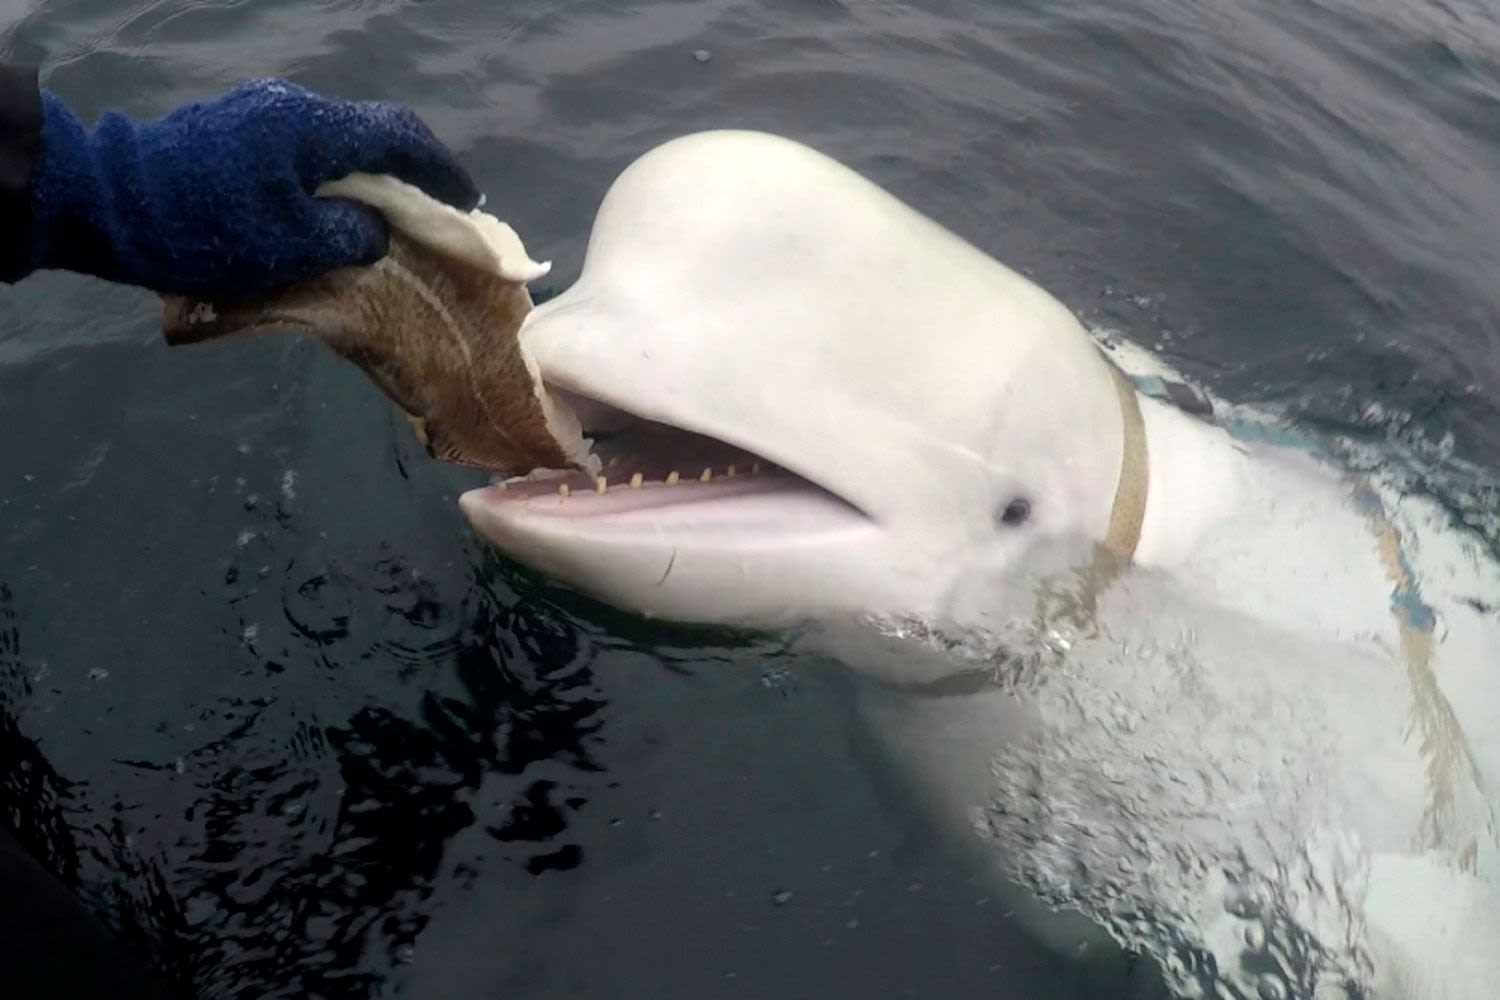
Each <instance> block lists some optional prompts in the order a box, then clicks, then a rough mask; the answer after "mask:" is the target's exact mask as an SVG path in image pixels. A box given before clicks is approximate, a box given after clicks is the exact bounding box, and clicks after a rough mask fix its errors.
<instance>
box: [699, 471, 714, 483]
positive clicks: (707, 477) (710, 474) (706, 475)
mask: <svg viewBox="0 0 1500 1000" xmlns="http://www.w3.org/2000/svg"><path fill="white" fill-rule="evenodd" d="M713 478H714V470H713V469H704V470H703V475H701V476H699V477H698V482H700V483H707V482H712V481H713Z"/></svg>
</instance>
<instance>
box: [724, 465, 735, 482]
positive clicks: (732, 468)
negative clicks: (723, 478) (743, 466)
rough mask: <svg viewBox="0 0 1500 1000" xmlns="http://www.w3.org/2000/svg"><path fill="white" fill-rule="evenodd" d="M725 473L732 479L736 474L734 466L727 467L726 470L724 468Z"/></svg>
mask: <svg viewBox="0 0 1500 1000" xmlns="http://www.w3.org/2000/svg"><path fill="white" fill-rule="evenodd" d="M725 474H726V475H727V476H729V478H730V479H733V478H734V477H735V476H736V475H738V473H736V472H735V468H734V466H732V465H731V466H730V467H729V468H728V470H726V473H725Z"/></svg>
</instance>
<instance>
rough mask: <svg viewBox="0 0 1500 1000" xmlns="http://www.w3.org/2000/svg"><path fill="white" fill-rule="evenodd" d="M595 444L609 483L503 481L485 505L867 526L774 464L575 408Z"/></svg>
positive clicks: (597, 514) (565, 514)
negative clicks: (856, 522)
mask: <svg viewBox="0 0 1500 1000" xmlns="http://www.w3.org/2000/svg"><path fill="white" fill-rule="evenodd" d="M567 402H568V403H569V405H571V406H572V407H573V408H574V410H575V412H576V413H577V414H578V415H579V418H580V420H581V421H582V422H583V425H584V431H585V433H586V434H587V435H589V436H590V437H592V438H593V440H594V446H593V454H594V455H595V456H596V457H597V458H598V459H599V462H600V470H599V475H597V476H592V475H589V474H588V473H585V472H583V471H580V470H571V471H561V470H551V471H538V472H535V473H532V474H531V475H530V476H524V477H516V478H512V479H508V480H505V481H504V482H497V483H496V484H495V485H494V486H492V487H491V488H490V489H488V490H486V491H484V494H485V499H486V500H487V501H488V502H489V503H490V504H492V505H494V506H495V507H496V508H498V509H501V510H505V511H508V512H509V513H511V514H519V513H522V512H524V513H525V514H527V515H540V516H545V517H550V518H591V519H592V518H601V517H612V516H617V515H629V514H632V513H638V512H651V513H652V514H653V515H655V516H654V517H653V518H652V520H653V522H654V523H660V521H661V515H669V516H672V517H674V518H679V517H680V519H682V520H683V521H684V522H687V521H691V522H693V523H695V524H698V525H706V524H709V523H717V524H719V525H720V526H726V525H728V524H731V523H736V522H747V521H753V522H755V523H756V524H757V525H759V526H760V527H762V528H764V527H775V526H776V525H777V524H778V523H780V524H783V525H784V526H785V527H787V528H792V527H796V526H799V525H800V526H806V525H807V524H808V522H809V519H810V518H815V519H816V520H818V521H820V522H826V521H827V520H828V519H829V518H830V517H836V518H837V520H838V521H840V522H842V523H845V524H847V523H848V521H849V518H850V516H851V515H853V516H855V517H858V518H859V519H860V520H863V517H862V515H860V514H859V512H858V511H856V510H855V509H854V508H853V507H851V506H850V505H849V504H848V503H847V502H845V501H844V500H842V499H841V498H839V497H838V496H836V495H835V494H833V493H831V492H829V491H828V490H826V489H824V488H823V487H821V486H819V485H817V484H815V483H813V482H812V481H810V480H808V479H805V478H803V477H802V476H799V475H797V474H795V473H793V472H790V471H788V470H787V469H784V468H782V467H780V466H777V465H776V464H774V463H773V462H771V461H770V460H768V459H766V458H764V457H762V456H760V455H756V454H754V453H752V452H749V451H746V450H745V449H743V448H738V447H736V446H734V445H731V444H728V443H726V442H724V441H720V440H718V439H716V438H712V437H708V436H706V435H703V434H697V433H694V432H692V431H687V430H683V429H681V428H678V427H672V426H669V425H667V424H662V423H657V422H654V421H649V420H645V419H642V418H639V417H636V416H634V415H633V414H629V413H625V412H624V411H621V410H616V409H614V408H612V407H608V406H605V405H603V404H600V403H597V402H595V401H593V400H587V399H582V398H579V397H576V396H573V395H571V394H570V395H569V398H568V399H567Z"/></svg>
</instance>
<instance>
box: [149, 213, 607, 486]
mask: <svg viewBox="0 0 1500 1000" xmlns="http://www.w3.org/2000/svg"><path fill="white" fill-rule="evenodd" d="M402 188H404V186H401V187H397V186H395V185H386V186H380V185H369V186H366V187H365V188H364V189H363V190H360V189H355V190H352V191H338V192H337V193H338V194H340V195H341V196H346V197H348V196H354V197H358V196H360V195H362V194H363V195H367V197H364V198H362V199H361V200H367V201H369V202H370V203H372V204H374V205H375V207H376V208H379V209H380V210H381V211H383V212H384V213H385V214H386V216H387V218H388V219H389V220H390V221H391V222H392V231H391V239H390V249H389V252H388V253H387V255H386V256H385V257H383V258H381V259H380V260H378V261H376V262H375V263H374V264H372V265H370V266H369V267H357V268H346V269H343V270H338V271H333V272H331V273H329V274H326V275H324V276H322V277H319V278H316V279H313V280H309V281H304V282H298V283H295V284H292V285H289V286H287V287H285V288H282V289H279V290H277V291H274V292H271V293H269V294H264V295H255V296H249V297H244V298H235V297H220V298H212V299H203V298H179V297H168V298H164V299H163V306H164V309H163V315H162V329H163V333H164V335H165V337H166V340H167V343H169V344H172V345H174V346H175V345H184V344H195V343H202V342H205V341H211V340H217V339H220V338H224V337H229V336H234V335H237V334H245V333H256V332H262V331H271V330H285V331H292V332H296V333H302V334H305V335H309V336H312V337H316V338H317V339H319V340H321V341H322V342H323V343H324V344H326V345H328V347H329V348H331V349H332V350H333V351H334V352H335V353H337V354H338V355H339V356H340V357H343V358H345V359H346V360H348V361H352V362H353V363H354V364H356V365H358V366H359V367H360V368H361V369H363V370H364V372H365V373H366V374H367V375H368V376H369V377H370V378H371V380H373V381H374V382H375V384H376V385H377V386H379V387H380V389H381V390H382V391H383V392H384V393H385V394H386V395H387V396H389V397H390V398H391V399H392V400H393V401H394V402H395V403H396V405H397V406H399V407H401V409H402V410H403V411H405V413H406V415H407V416H408V417H409V418H410V420H411V423H412V427H413V429H414V430H415V431H416V434H417V436H418V438H419V439H420V440H421V441H422V444H423V446H424V447H425V448H426V449H427V451H428V453H429V454H431V455H432V456H433V457H434V458H437V459H440V460H443V461H450V462H458V463H462V464H465V465H473V466H478V467H481V468H484V469H489V470H491V471H495V472H500V473H505V474H511V475H515V474H524V473H528V472H530V471H532V470H534V469H538V468H564V467H568V466H580V467H583V468H588V467H589V465H590V462H591V461H593V460H592V459H591V456H590V455H589V452H588V447H587V445H586V443H585V442H584V440H583V438H582V435H581V434H580V432H579V428H578V424H577V421H576V420H575V419H573V417H572V415H571V412H570V411H569V410H568V409H567V408H566V407H565V406H563V405H562V404H560V403H557V402H555V401H553V400H552V399H551V398H550V397H549V396H548V395H547V394H546V392H545V391H544V390H543V387H542V383H541V379H540V377H539V376H538V374H537V372H536V371H535V368H534V366H533V365H531V364H529V363H528V361H527V359H526V357H525V356H524V354H523V353H522V351H521V347H520V343H519V341H518V339H517V334H518V332H519V330H520V327H521V323H522V321H523V320H524V319H525V318H526V315H527V314H528V313H529V312H530V311H531V308H532V302H531V296H530V295H529V294H528V292H527V290H526V284H525V282H526V281H527V280H530V279H531V278H534V277H535V276H536V275H537V274H538V273H545V271H546V268H545V266H542V265H536V264H534V263H533V262H531V261H530V260H529V259H528V258H526V256H525V253H524V250H520V249H519V248H520V243H519V240H516V239H514V235H513V234H511V241H510V243H506V242H505V241H503V240H500V239H496V238H494V236H493V233H494V232H495V231H497V228H498V227H500V226H501V224H500V223H498V221H497V220H494V219H493V217H489V216H484V215H483V213H478V212H476V213H472V215H471V216H465V215H461V214H460V213H457V212H454V211H453V210H452V209H448V208H446V206H440V205H438V203H436V202H432V201H431V199H427V198H426V196H425V195H421V193H420V192H415V189H409V190H402ZM412 192H415V194H413V193H412ZM471 220H473V221H471ZM484 223H489V224H490V225H484ZM506 232H508V229H507V230H506ZM518 251H519V253H518ZM486 254H489V255H490V256H489V257H488V258H487V257H486ZM517 256H519V260H517V259H516V258H517Z"/></svg>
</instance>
